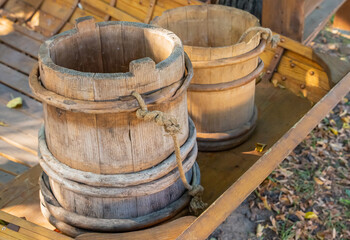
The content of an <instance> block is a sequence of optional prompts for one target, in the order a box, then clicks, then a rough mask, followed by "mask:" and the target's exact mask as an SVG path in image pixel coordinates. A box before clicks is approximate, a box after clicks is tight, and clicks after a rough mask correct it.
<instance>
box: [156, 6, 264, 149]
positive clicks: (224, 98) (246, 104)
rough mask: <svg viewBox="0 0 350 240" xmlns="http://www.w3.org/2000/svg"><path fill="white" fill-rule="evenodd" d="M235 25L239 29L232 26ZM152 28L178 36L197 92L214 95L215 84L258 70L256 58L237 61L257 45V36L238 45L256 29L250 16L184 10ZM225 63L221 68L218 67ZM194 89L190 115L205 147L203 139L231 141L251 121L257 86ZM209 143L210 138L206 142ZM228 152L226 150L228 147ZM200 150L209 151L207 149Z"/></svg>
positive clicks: (209, 9)
mask: <svg viewBox="0 0 350 240" xmlns="http://www.w3.org/2000/svg"><path fill="white" fill-rule="evenodd" d="M237 21H240V22H241V24H235V23H236V22H237ZM152 24H155V25H159V26H161V27H164V28H167V29H169V30H171V31H174V32H175V33H176V34H178V35H179V36H180V38H181V39H182V41H183V43H184V44H185V46H184V49H185V51H186V53H187V54H188V55H189V57H190V58H191V61H192V62H193V66H194V78H193V81H192V84H194V85H196V86H197V85H198V86H199V85H203V84H204V85H205V86H208V88H210V85H212V86H213V89H215V88H216V85H218V84H223V83H229V82H234V81H238V80H239V79H240V78H243V77H245V76H247V75H249V74H250V73H252V72H253V71H254V70H256V68H257V67H258V53H256V54H255V55H251V56H249V57H246V58H245V59H244V60H242V61H239V60H237V59H239V58H240V57H241V56H242V58H243V57H244V54H247V53H249V52H251V51H253V50H255V49H257V48H258V45H259V44H260V34H259V33H253V34H250V35H249V36H248V37H247V38H248V39H246V40H245V41H243V42H241V43H239V42H238V40H239V39H240V37H241V35H242V34H243V33H244V32H245V31H246V30H247V29H249V28H250V27H254V26H258V19H256V18H255V17H254V16H252V15H251V14H249V13H246V12H244V11H241V10H239V9H234V8H230V7H225V6H218V5H203V6H187V7H184V8H178V9H173V10H168V11H166V12H165V13H164V15H162V16H160V17H158V18H157V19H155V20H154V21H152ZM223 33H225V34H223ZM262 50H263V49H262ZM262 50H261V51H262ZM231 60H232V61H231ZM223 61H225V64H221V62H223ZM260 70H262V69H261V68H260ZM252 79H253V78H252ZM252 79H249V80H252ZM192 86H193V85H192ZM193 89H194V87H190V88H189V92H188V110H189V114H190V116H191V118H192V119H193V120H194V122H195V124H196V127H197V130H198V134H197V135H198V136H199V135H201V137H199V138H198V141H204V138H203V136H205V134H211V133H212V136H214V135H215V134H221V133H222V134H225V135H229V132H231V131H234V130H235V129H239V128H243V125H244V124H245V123H246V122H248V121H249V120H250V119H252V116H253V110H254V92H255V81H251V82H249V83H246V84H243V85H242V86H240V85H237V86H236V87H234V88H225V89H220V90H215V91H214V90H213V91H210V92H207V91H198V89H199V87H198V88H197V90H195V91H194V90H193ZM233 100H234V101H233ZM218 106H220V107H219V108H218ZM248 132H249V131H248ZM248 132H247V133H248ZM249 133H251V131H250V132H249ZM231 137H232V138H234V136H231ZM235 137H237V136H235ZM212 142H214V139H213V138H211V139H210V143H212ZM208 144H209V142H208ZM213 144H214V143H213ZM199 146H200V147H201V145H199ZM232 146H233V145H232V144H229V145H228V146H227V147H228V148H230V147H232ZM210 149H215V148H210ZM200 150H204V151H205V150H206V151H209V148H200Z"/></svg>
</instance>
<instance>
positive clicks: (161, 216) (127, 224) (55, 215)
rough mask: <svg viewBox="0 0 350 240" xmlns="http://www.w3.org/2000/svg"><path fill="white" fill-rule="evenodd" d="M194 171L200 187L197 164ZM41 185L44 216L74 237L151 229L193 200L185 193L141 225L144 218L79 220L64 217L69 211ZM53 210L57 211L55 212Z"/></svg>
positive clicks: (195, 180)
mask: <svg viewBox="0 0 350 240" xmlns="http://www.w3.org/2000/svg"><path fill="white" fill-rule="evenodd" d="M194 171H195V174H196V178H193V179H192V184H195V185H198V184H200V171H199V166H198V164H197V163H195V164H194ZM39 183H40V185H41V191H40V201H41V208H42V212H43V214H44V216H45V217H46V218H47V219H48V220H49V221H50V223H51V224H53V225H54V226H56V227H57V228H58V229H60V230H61V231H62V232H64V233H66V234H68V235H70V236H73V237H75V236H77V235H79V234H82V233H84V232H89V231H91V230H93V231H105V232H116V231H118V232H120V231H132V230H137V229H142V228H145V227H149V226H152V225H155V224H157V223H160V222H162V221H165V220H167V219H169V218H171V217H173V216H175V215H176V214H177V213H178V212H180V211H181V210H183V209H184V208H185V207H186V205H188V203H189V202H190V200H191V196H189V195H188V193H187V192H185V193H184V194H183V195H182V196H181V197H180V198H179V199H178V200H177V201H175V202H173V203H172V205H171V206H168V207H166V208H164V209H161V210H159V211H158V212H154V213H151V214H150V215H149V216H146V218H148V220H147V219H146V221H148V222H147V223H146V224H140V221H138V220H136V219H143V220H145V217H144V216H143V217H138V218H136V219H135V220H133V219H98V218H91V217H85V216H81V215H78V217H79V218H78V219H77V218H74V215H77V214H74V213H73V214H70V215H72V216H69V217H65V216H63V215H62V213H67V212H68V213H69V211H67V210H65V209H64V208H62V207H60V206H59V204H58V202H57V200H55V199H53V200H54V202H52V198H54V196H53V195H52V193H51V192H50V193H49V194H50V195H51V196H49V200H47V198H48V195H47V189H43V187H44V186H42V184H43V180H42V178H41V179H40V181H39ZM44 184H45V183H44ZM46 188H47V187H46ZM45 191H46V192H45ZM43 193H44V194H43ZM45 193H46V194H45ZM44 195H45V196H44ZM48 204H50V205H51V211H49V208H47V206H48ZM50 205H49V207H50ZM174 206H175V207H174ZM53 209H55V210H56V211H53ZM57 210H59V211H57ZM167 211H168V212H167ZM161 212H163V213H161ZM164 212H167V213H164ZM81 218H83V219H84V221H80V220H81ZM92 219H93V221H94V222H93V223H92V224H90V226H86V225H85V224H89V222H91V220H92ZM118 221H119V222H122V223H123V225H124V226H123V225H119V226H118V225H117V224H116V223H117V222H118ZM135 225H136V226H135ZM79 226H80V227H81V226H83V227H85V228H84V229H83V228H80V227H79ZM96 226H100V227H102V228H104V230H101V229H96ZM86 227H88V228H89V229H90V230H87V229H86Z"/></svg>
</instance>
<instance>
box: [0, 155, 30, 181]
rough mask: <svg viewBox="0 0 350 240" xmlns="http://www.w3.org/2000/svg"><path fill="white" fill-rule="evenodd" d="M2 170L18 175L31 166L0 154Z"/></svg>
mask: <svg viewBox="0 0 350 240" xmlns="http://www.w3.org/2000/svg"><path fill="white" fill-rule="evenodd" d="M0 168H1V169H0V170H1V171H3V172H6V173H8V174H11V175H13V176H17V175H19V174H22V173H23V172H25V171H27V170H28V169H29V168H28V167H26V166H24V165H22V164H19V163H16V162H12V161H10V160H8V159H7V158H4V157H2V156H0Z"/></svg>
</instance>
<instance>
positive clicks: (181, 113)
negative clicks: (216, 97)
mask: <svg viewBox="0 0 350 240" xmlns="http://www.w3.org/2000/svg"><path fill="white" fill-rule="evenodd" d="M84 21H87V22H88V23H89V24H90V25H93V28H94V27H95V26H96V25H95V23H94V22H91V18H84V19H82V20H79V21H78V24H77V28H78V30H79V29H80V27H79V24H81V22H84ZM79 22H80V23H79ZM108 24H109V23H99V24H97V25H98V26H109V25H108ZM113 24H114V25H118V24H119V25H128V26H129V25H130V26H133V27H140V28H141V27H143V28H145V29H151V30H152V31H161V34H163V35H164V34H165V35H166V37H168V38H170V39H175V40H174V42H175V47H174V49H173V50H172V52H171V55H170V56H169V57H168V58H167V59H165V60H164V61H162V62H160V63H158V64H157V65H156V66H155V67H156V69H161V70H162V71H163V72H164V71H166V70H167V69H169V67H171V66H172V65H173V64H172V62H173V61H174V58H175V60H176V61H177V62H178V61H179V59H180V60H181V59H182V60H183V58H182V56H185V54H184V52H183V48H182V45H181V42H180V41H179V39H178V38H177V37H176V36H175V35H174V34H172V33H170V32H169V31H166V30H160V28H157V27H150V26H147V27H146V25H142V24H136V23H113ZM74 31H75V30H72V31H71V32H74ZM79 31H82V30H81V29H80V30H79ZM75 32H76V31H75ZM64 35H67V33H64V34H61V36H64ZM68 35H69V34H68ZM55 38H59V37H57V36H56V37H53V38H52V39H51V40H48V42H47V44H46V45H49V43H50V41H51V42H52V41H54V39H55ZM42 46H45V44H44V45H42ZM43 49H44V50H43ZM46 50H47V49H46ZM46 50H45V47H42V51H44V52H45V51H46ZM39 55H40V54H39ZM42 55H44V54H42ZM174 56H175V57H174ZM43 58H44V57H43ZM46 58H47V57H46ZM42 60H43V59H42ZM46 60H47V59H46ZM145 61H146V62H147V61H148V60H144V59H141V60H135V62H138V63H140V62H145ZM44 62H45V61H44ZM46 62H48V63H49V65H50V64H51V63H52V61H51V63H50V61H46ZM153 63H154V62H153ZM131 65H132V62H131V63H130V66H131ZM134 65H135V64H134ZM182 65H183V67H185V65H186V67H187V70H188V73H187V76H186V77H185V80H183V81H182V83H181V82H176V83H175V84H180V87H178V88H177V87H176V86H172V88H173V89H170V91H166V92H165V96H164V92H162V90H163V89H161V90H159V91H155V92H153V91H151V92H150V94H151V95H152V97H151V98H146V100H148V101H151V103H152V106H150V108H151V110H158V109H155V108H153V107H155V106H160V105H159V104H162V108H163V111H165V112H166V111H167V110H166V109H164V106H165V103H168V104H169V105H171V104H172V107H171V109H172V110H171V113H175V115H178V118H179V119H180V121H179V122H180V124H181V125H182V126H183V131H182V132H181V133H180V135H179V143H180V144H183V143H184V142H185V141H186V139H187V137H188V135H187V134H188V131H187V130H188V120H187V110H186V111H185V108H186V107H185V105H186V100H185V97H184V96H185V94H186V92H185V91H184V90H185V89H186V88H187V86H188V85H189V81H190V80H191V77H192V68H191V64H190V61H189V60H188V59H187V58H186V59H185V64H183V63H181V66H182ZM42 67H43V64H41V65H40V68H39V69H40V71H41V72H42V71H43V70H42ZM56 68H59V66H57V65H56ZM70 72H72V74H73V73H74V72H77V71H73V70H72V71H70ZM180 74H183V73H182V72H181V71H180ZM38 75H39V74H38V71H37V69H36V70H35V69H34V70H33V72H32V74H31V77H30V80H31V83H33V79H34V80H35V81H34V82H35V84H36V85H35V84H34V85H33V84H31V86H32V87H33V86H34V88H33V89H34V90H37V89H36V88H39V90H40V88H41V90H43V89H44V90H46V89H45V88H43V87H42V86H41V84H40V83H39V81H38ZM73 75H74V74H73ZM103 75H106V74H97V75H96V77H97V78H99V77H101V76H102V77H103ZM107 75H116V76H119V75H122V76H124V75H127V76H128V75H130V74H129V73H126V74H124V73H120V74H119V73H117V74H107ZM131 75H132V74H131ZM43 77H44V78H45V76H42V80H43ZM43 84H44V83H43ZM44 85H45V84H44ZM141 85H142V84H141ZM35 86H36V87H35ZM39 92H40V91H39ZM48 92H49V94H48V95H47V97H46V99H45V100H47V101H48V102H47V103H49V104H47V103H46V104H44V113H45V114H44V115H45V122H46V123H47V126H48V128H47V132H46V136H47V139H48V146H49V149H50V150H51V152H52V153H53V154H54V155H55V157H56V158H58V159H59V160H60V161H61V162H63V163H65V164H67V165H69V166H70V167H73V168H76V169H78V170H82V171H92V172H95V173H102V174H117V173H128V172H133V171H141V170H145V169H147V168H149V167H152V166H154V165H156V164H158V163H160V162H161V161H162V160H164V158H166V157H167V156H168V155H170V154H171V153H172V152H173V149H172V147H171V144H172V142H171V139H170V138H167V139H165V138H164V137H160V138H158V139H157V138H152V139H151V141H150V142H149V145H151V146H152V145H154V146H159V147H160V153H161V154H158V155H155V153H153V155H152V154H151V155H150V154H146V156H147V157H148V158H147V159H141V155H140V152H142V151H141V150H137V149H136V150H135V151H134V150H133V149H131V153H125V154H126V155H128V156H129V155H130V156H131V157H132V160H130V161H129V160H127V161H124V160H120V159H119V158H124V157H123V156H124V155H123V156H121V157H119V158H118V159H117V160H118V161H121V164H120V166H116V163H113V161H112V159H111V154H113V153H115V152H118V151H122V150H126V151H125V152H128V151H129V148H133V147H132V145H134V146H138V144H141V147H142V146H143V145H145V143H142V139H141V137H142V136H141V135H143V134H144V133H143V132H144V131H146V130H143V129H147V128H146V127H148V128H149V127H152V128H151V129H152V130H153V131H154V134H155V135H160V134H163V129H161V128H157V129H153V128H155V127H154V126H156V125H153V124H152V123H140V122H142V121H139V120H136V116H135V115H133V113H131V111H133V110H134V109H135V110H136V109H137V108H138V103H137V101H136V100H135V99H134V98H133V97H132V96H122V98H123V100H124V98H125V100H126V101H119V100H116V101H113V102H111V101H108V102H101V101H97V102H93V101H80V102H81V103H82V105H83V107H82V105H80V104H76V103H77V102H76V101H79V100H75V99H69V98H65V97H62V96H60V95H59V94H56V93H54V92H52V91H50V90H48ZM159 92H160V93H159ZM37 93H38V92H37ZM146 96H147V95H146ZM159 97H160V98H159ZM55 98H60V99H61V100H62V102H61V103H63V105H59V107H58V108H56V109H54V108H52V107H51V105H50V103H51V102H52V101H54V100H55ZM157 98H158V99H157ZM180 98H181V99H182V100H179V99H180ZM179 101H181V102H179ZM44 102H46V101H44ZM129 102H131V103H132V104H133V105H132V107H130V106H128V103H129ZM119 103H121V105H122V106H124V107H125V108H124V109H122V110H121V109H120V108H118V106H120V104H119ZM146 103H147V102H146ZM64 104H65V105H64ZM84 104H85V106H86V104H87V105H88V106H90V107H91V108H92V111H89V109H88V110H87V111H85V110H84ZM114 104H116V105H114ZM118 104H119V105H118ZM53 105H57V104H53ZM96 105H97V106H96ZM101 105H102V106H103V109H98V108H100V107H101ZM66 106H68V107H67V109H69V111H67V112H64V111H62V110H61V107H66ZM71 106H74V107H75V109H74V110H77V109H78V111H76V112H84V113H87V114H90V113H91V114H100V113H101V114H102V113H106V112H108V114H109V113H110V112H116V113H119V112H130V113H129V115H123V117H122V118H123V119H125V118H126V117H125V116H127V118H128V119H129V120H127V121H129V125H130V124H138V123H140V124H142V126H144V127H143V129H142V127H139V128H138V129H137V130H135V131H134V133H133V134H134V137H133V139H131V137H130V143H127V142H126V140H123V143H122V145H121V147H119V146H117V147H119V148H120V150H118V151H116V150H111V149H112V147H113V146H114V145H115V144H114V145H113V146H111V147H109V144H107V145H106V144H104V145H103V144H102V146H101V145H100V144H97V141H99V142H102V143H103V142H105V141H106V140H105V139H107V138H110V137H111V136H108V135H107V137H104V136H105V135H104V134H100V133H99V132H98V133H97V134H100V135H99V136H97V137H96V136H93V135H91V134H93V133H88V134H90V135H91V136H90V135H89V138H90V137H91V138H93V140H92V141H94V142H96V144H95V145H98V146H99V147H100V146H101V148H102V150H103V149H104V148H107V150H108V151H104V152H107V159H104V156H103V154H102V155H101V153H95V152H93V153H92V154H89V155H91V156H92V157H87V159H84V161H83V162H81V161H80V160H79V159H78V158H77V157H76V156H75V157H74V155H73V156H71V157H70V156H68V155H67V153H65V152H66V151H63V152H62V151H59V150H55V149H57V148H56V147H55V146H61V147H60V148H62V147H64V146H65V147H67V149H68V151H69V152H71V150H72V149H73V150H77V151H78V152H79V151H82V150H84V149H85V148H84V149H83V148H82V147H81V146H82V144H80V145H79V146H75V145H74V144H73V146H71V145H72V144H66V145H60V144H61V143H65V142H67V141H70V140H67V137H64V136H62V132H61V131H59V132H55V131H57V129H56V127H53V126H50V124H49V123H50V122H53V119H54V121H56V122H60V121H61V120H60V119H59V117H56V115H57V114H56V113H55V112H60V113H59V114H58V115H61V113H62V112H63V114H64V115H67V118H68V117H69V118H70V125H68V120H67V121H65V120H64V121H63V123H62V126H61V128H63V130H66V131H67V128H69V126H70V128H71V129H72V128H73V129H74V130H76V131H73V133H77V134H78V135H76V136H75V137H74V136H72V137H70V138H72V139H78V140H79V139H81V138H80V137H81V136H82V135H84V134H81V132H82V131H81V129H80V128H79V127H78V126H80V123H79V122H76V121H77V120H78V117H79V116H78V115H75V114H74V113H73V111H70V110H72V109H71ZM111 107H116V108H113V109H111ZM152 108H153V109H152ZM48 110H50V113H49V111H48ZM90 110H91V109H90ZM124 110H126V111H124ZM159 110H161V109H159ZM87 116H88V115H84V116H83V117H84V118H85V117H87ZM91 116H93V115H91ZM99 116H100V115H99ZM116 116H117V115H116ZM96 118H97V115H95V121H97V120H96ZM101 118H102V119H104V117H103V116H102V117H99V119H101ZM118 119H119V118H118ZM108 121H110V120H108V118H107V121H106V124H109V128H113V129H116V127H117V125H113V126H110V124H111V121H110V122H108ZM101 123H102V124H104V123H103V121H101V120H99V124H101ZM51 125H52V124H51ZM54 125H56V124H54ZM122 126H123V127H124V129H127V128H128V126H127V125H125V124H124V125H122ZM87 127H90V128H91V126H90V125H87ZM94 127H97V128H98V129H100V127H99V125H98V123H95V125H94ZM83 130H84V129H83ZM79 131H80V132H79ZM98 131H99V130H98ZM123 132H125V131H124V130H123ZM66 135H67V134H66ZM111 135H113V134H112V133H111ZM129 135H130V131H129ZM51 136H52V137H51ZM100 136H101V137H100ZM121 137H124V136H121ZM99 138H101V139H102V140H101V139H99ZM148 139H150V138H148ZM89 141H90V140H89ZM142 144H143V145H142ZM83 145H84V144H83ZM105 146H107V147H105ZM130 146H131V147H130ZM141 147H140V146H139V148H141ZM134 148H136V147H134ZM150 149H152V148H150ZM92 151H94V150H92ZM102 152H103V151H102ZM144 152H146V153H149V152H150V151H149V150H148V151H144ZM100 155H101V156H100ZM96 157H98V158H99V159H100V160H99V161H101V163H99V164H97V163H96V164H97V165H96V164H95V163H93V164H92V165H91V168H90V167H89V166H88V164H85V161H86V160H87V162H88V163H89V162H92V161H93V158H95V159H96ZM124 159H130V158H128V157H127V158H124ZM79 161H80V162H79ZM138 163H141V165H140V164H138ZM135 166H137V167H135ZM91 169H92V170H91Z"/></svg>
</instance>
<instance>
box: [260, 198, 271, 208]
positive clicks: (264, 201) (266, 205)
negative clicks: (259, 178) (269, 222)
mask: <svg viewBox="0 0 350 240" xmlns="http://www.w3.org/2000/svg"><path fill="white" fill-rule="evenodd" d="M260 199H261V201H262V202H263V203H264V207H265V208H266V209H267V210H269V211H271V207H270V204H269V203H268V202H267V197H266V196H264V197H261V198H260Z"/></svg>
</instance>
